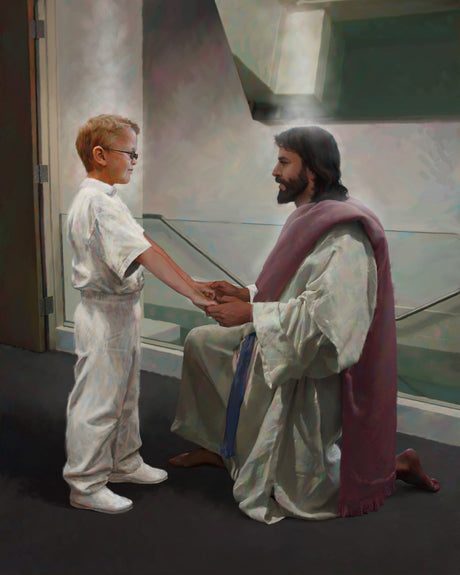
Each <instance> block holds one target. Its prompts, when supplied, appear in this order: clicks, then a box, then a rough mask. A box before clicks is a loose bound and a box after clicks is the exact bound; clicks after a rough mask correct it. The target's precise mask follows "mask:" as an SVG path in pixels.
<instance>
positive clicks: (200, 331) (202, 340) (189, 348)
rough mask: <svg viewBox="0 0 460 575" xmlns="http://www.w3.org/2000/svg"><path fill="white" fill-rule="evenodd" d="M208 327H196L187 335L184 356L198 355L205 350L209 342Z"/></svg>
mask: <svg viewBox="0 0 460 575" xmlns="http://www.w3.org/2000/svg"><path fill="white" fill-rule="evenodd" d="M208 327H211V326H207V325H202V326H200V327H194V328H193V329H192V330H190V332H189V333H188V334H187V337H186V338H185V342H184V355H185V354H187V355H188V354H196V353H197V352H198V351H199V350H201V349H203V347H204V346H205V345H206V342H207V341H209V329H207V328H208Z"/></svg>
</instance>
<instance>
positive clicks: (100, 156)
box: [93, 146, 107, 166]
mask: <svg viewBox="0 0 460 575" xmlns="http://www.w3.org/2000/svg"><path fill="white" fill-rule="evenodd" d="M93 160H94V163H95V164H98V165H100V166H106V165H107V160H106V159H105V150H104V148H103V147H102V146H94V148H93Z"/></svg>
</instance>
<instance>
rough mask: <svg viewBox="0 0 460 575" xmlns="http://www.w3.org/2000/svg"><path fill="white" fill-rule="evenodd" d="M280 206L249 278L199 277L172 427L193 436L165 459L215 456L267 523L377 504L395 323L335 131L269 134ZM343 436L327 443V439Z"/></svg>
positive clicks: (368, 223)
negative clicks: (205, 287)
mask: <svg viewBox="0 0 460 575" xmlns="http://www.w3.org/2000/svg"><path fill="white" fill-rule="evenodd" d="M275 141H276V144H277V145H278V148H279V154H278V163H277V165H276V167H275V169H274V170H273V176H274V177H275V180H276V182H277V183H278V184H279V193H278V202H279V203H288V202H294V203H295V206H296V209H295V210H294V211H293V212H292V214H291V215H290V216H289V218H288V219H287V221H286V223H285V225H284V227H283V229H282V231H281V234H280V236H279V239H278V241H277V243H276V245H275V247H274V249H273V250H272V252H271V253H270V255H269V257H268V258H267V261H266V262H265V264H264V267H263V269H262V272H261V274H260V276H259V278H258V279H257V282H256V284H255V286H248V287H247V288H237V287H235V286H232V285H230V284H228V283H226V282H222V281H218V282H213V283H211V284H209V285H210V286H211V287H212V288H213V289H214V290H215V292H216V294H217V303H216V305H213V306H209V307H208V308H207V314H208V315H210V316H212V317H213V318H214V319H216V321H217V322H218V323H219V324H220V325H219V326H203V327H199V328H196V329H194V330H192V331H191V333H190V334H189V336H188V338H187V340H186V342H185V347H184V363H183V376H182V384H181V390H180V396H179V402H178V406H177V412H176V417H175V420H174V422H173V425H172V430H173V431H175V432H177V433H178V434H180V435H182V436H183V437H185V438H186V439H188V440H190V441H193V442H195V443H197V444H198V445H200V446H201V447H200V449H197V450H196V451H193V452H191V453H186V454H182V455H178V456H176V457H173V458H172V459H171V460H170V462H171V463H172V464H173V465H176V466H183V467H192V466H195V465H200V464H203V463H208V464H211V465H217V466H222V467H223V466H225V467H226V468H227V469H228V471H229V472H230V474H231V476H232V478H233V480H234V488H233V493H234V497H235V499H236V501H237V502H238V504H239V507H240V509H241V510H242V511H244V512H245V513H246V514H247V515H249V516H250V517H252V518H254V519H256V520H258V521H263V522H265V523H275V522H277V521H279V520H281V519H283V518H284V517H286V516H294V517H300V518H305V519H329V518H332V517H337V516H342V517H345V516H354V515H361V514H363V513H367V512H368V511H376V510H377V509H378V508H379V507H380V505H382V503H383V501H384V499H385V497H387V496H388V495H390V494H391V492H392V491H393V489H394V484H395V480H396V479H397V478H399V479H403V480H404V481H407V482H410V483H413V484H415V485H417V486H420V487H422V488H425V489H428V490H430V491H437V489H439V485H438V483H437V481H436V480H433V479H430V478H428V477H427V476H426V475H425V474H424V472H423V470H422V468H421V466H420V462H419V459H418V456H417V454H416V453H415V452H414V451H413V450H407V451H405V452H404V453H403V454H401V455H399V456H398V457H396V458H395V438H396V391H397V390H396V329H395V317H394V299H393V287H392V283H391V272H390V262H389V256H388V246H387V242H386V238H385V234H384V231H383V228H382V226H381V224H380V222H379V220H378V219H377V217H376V216H375V214H373V213H372V212H371V211H370V210H369V209H368V208H366V207H365V206H364V205H363V204H361V203H360V202H358V201H357V200H354V199H353V198H350V197H348V193H347V189H346V188H345V187H344V186H343V185H342V184H341V173H340V155H339V150H338V147H337V144H336V141H335V139H334V138H333V136H332V135H331V134H330V133H329V132H327V131H326V130H323V129H321V128H318V127H307V128H292V129H290V130H287V131H285V132H283V133H281V134H280V135H278V136H276V137H275ZM340 438H341V445H340V447H339V445H338V440H339V439H340Z"/></svg>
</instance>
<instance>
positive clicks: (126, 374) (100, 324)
mask: <svg viewBox="0 0 460 575" xmlns="http://www.w3.org/2000/svg"><path fill="white" fill-rule="evenodd" d="M140 321H141V307H140V304H139V293H138V292H137V293H134V294H128V295H124V296H116V295H106V294H101V293H93V294H88V293H82V300H81V302H80V303H79V305H78V307H77V309H76V312H75V352H76V354H77V362H76V364H75V369H74V371H75V385H74V388H73V390H72V392H71V393H70V396H69V400H68V404H67V430H66V449H67V463H66V465H65V467H64V473H63V475H64V479H65V480H66V481H67V483H68V484H69V485H70V487H71V489H72V490H75V491H77V492H79V493H83V494H85V495H87V494H90V493H94V492H95V491H97V490H98V489H100V488H101V487H103V486H104V485H105V484H106V483H107V480H108V477H109V475H110V473H112V472H131V471H134V470H135V469H137V467H139V465H140V464H141V463H142V459H141V457H140V455H139V452H138V451H139V448H140V446H141V439H140V434H139V413H138V400H139V374H140Z"/></svg>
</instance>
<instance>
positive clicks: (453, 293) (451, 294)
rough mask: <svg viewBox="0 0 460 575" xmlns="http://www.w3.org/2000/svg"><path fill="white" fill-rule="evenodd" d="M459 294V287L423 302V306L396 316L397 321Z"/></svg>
mask: <svg viewBox="0 0 460 575" xmlns="http://www.w3.org/2000/svg"><path fill="white" fill-rule="evenodd" d="M459 294H460V289H457V290H455V291H453V292H451V293H449V294H447V295H444V296H442V297H440V298H438V299H435V300H433V301H430V302H429V303H426V304H423V305H421V306H419V307H416V308H414V309H412V310H411V311H408V312H407V313H403V314H402V315H399V316H398V317H397V318H396V321H401V320H402V319H406V317H410V316H411V315H415V314H416V313H420V312H421V311H424V310H426V309H428V308H430V307H433V306H435V305H436V304H438V303H441V302H443V301H446V300H448V299H451V298H453V297H455V296H457V295H459Z"/></svg>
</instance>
